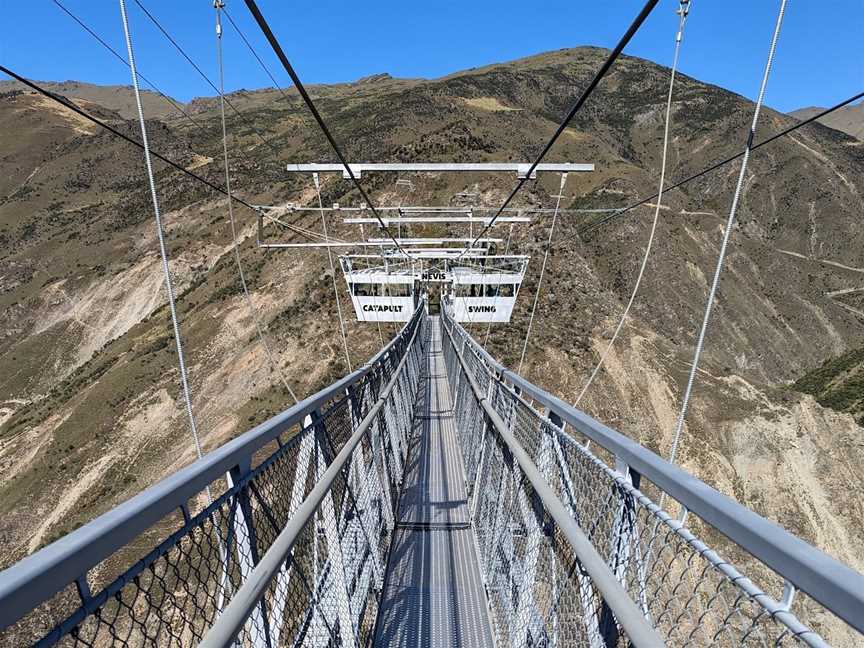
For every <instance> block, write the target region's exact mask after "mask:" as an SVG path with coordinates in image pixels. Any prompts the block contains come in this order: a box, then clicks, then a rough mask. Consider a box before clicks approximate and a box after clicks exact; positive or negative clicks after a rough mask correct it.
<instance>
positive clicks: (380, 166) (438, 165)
mask: <svg viewBox="0 0 864 648" xmlns="http://www.w3.org/2000/svg"><path fill="white" fill-rule="evenodd" d="M348 166H349V167H350V168H351V171H352V173H353V174H354V176H355V177H356V178H359V177H361V176H362V175H363V173H364V172H391V173H392V172H396V173H399V172H403V173H502V172H505V173H506V172H515V173H516V175H517V176H518V177H520V178H524V177H526V176H527V174H528V170H529V169H530V168H531V164H530V163H528V162H410V163H404V162H384V163H380V162H379V163H365V162H364V163H349V164H348ZM286 170H287V171H288V173H341V174H342V177H343V178H350V177H351V176H350V175H349V174H348V170H347V169H346V168H345V165H343V164H338V163H337V164H332V163H324V164H320V163H317V162H311V163H306V164H288V165H287V166H286ZM593 170H594V165H593V164H582V163H575V162H543V163H541V164H538V165H537V166H536V167H535V168H534V171H533V172H532V173H531V177H532V178H535V177H537V173H538V172H541V173H543V172H551V173H578V172H583V171H593Z"/></svg>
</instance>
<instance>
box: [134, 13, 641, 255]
mask: <svg viewBox="0 0 864 648" xmlns="http://www.w3.org/2000/svg"><path fill="white" fill-rule="evenodd" d="M135 1H136V2H138V0H135ZM655 1H656V0H655ZM246 6H247V7H248V8H249V11H250V12H252V15H253V17H254V18H255V21H256V22H257V23H258V26H259V27H260V28H261V31H262V32H264V36H265V37H266V38H267V42H269V43H270V47H272V48H273V51H274V52H275V54H276V57H277V58H278V59H279V62H280V63H282V67H284V68H285V71H286V72H287V73H288V76H290V77H291V80H292V81H293V82H294V85H295V86H296V88H297V92H299V93H300V96H301V97H302V98H303V102H304V103H305V104H306V107H307V108H308V109H309V112H311V113H312V117H314V118H315V121H316V122H317V123H318V127H319V128H320V129H321V132H322V133H323V134H324V137H326V138H327V142H328V143H329V144H330V147H331V148H332V149H333V151H334V153H336V157H338V158H339V162H340V163H341V164H342V166H343V167H345V171H346V173H347V174H348V177H349V178H351V181H352V182H353V183H354V186H355V187H356V188H357V191H358V192H360V196H361V197H362V198H363V200H364V201H365V202H366V204H367V205H368V206H369V209H370V210H371V211H372V213H373V214H374V215H375V218H376V219H377V220H378V224H379V225H380V226H381V228H382V229H383V230H384V231H385V232H386V233H387V236H388V237H389V238H390V239H391V240H392V241H393V243H394V245H395V246H396V249H398V250H399V251H400V252H401V253H402V254H404V255H405V256H406V257H410V256H411V255H410V254H408V253H407V252H406V251H405V249H404V248H403V247H402V246H401V245H400V244H399V241H397V240H396V238H395V237H394V236H393V234H392V233H391V232H390V228H389V227H387V225H386V224H385V223H384V220H383V219H382V218H381V215H380V214H379V213H378V210H377V209H376V208H375V205H374V203H373V202H372V200H371V199H370V198H369V196H368V195H367V194H366V190H365V189H363V185H361V184H360V181H359V180H358V179H357V176H355V175H354V171H353V170H352V169H351V166H350V165H349V164H348V160H347V159H346V158H345V156H344V155H343V153H342V149H341V148H340V147H339V145H338V144H337V143H336V140H335V139H334V137H333V135H332V133H331V132H330V129H329V128H328V127H327V124H326V123H325V122H324V118H323V117H321V113H319V112H318V108H317V107H316V106H315V102H313V101H312V97H310V96H309V93H308V92H306V87H305V86H304V85H303V82H302V81H301V80H300V77H299V76H297V72H295V71H294V67H293V66H292V65H291V62H290V61H289V60H288V57H287V56H285V52H284V51H283V50H282V46H281V45H280V44H279V41H278V40H277V39H276V36H275V35H274V34H273V31H272V30H271V29H270V25H268V24H267V20H266V19H265V18H264V15H263V14H262V13H261V11H260V10H259V9H258V5H257V4H256V3H255V1H254V0H246Z"/></svg>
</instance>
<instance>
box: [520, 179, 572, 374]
mask: <svg viewBox="0 0 864 648" xmlns="http://www.w3.org/2000/svg"><path fill="white" fill-rule="evenodd" d="M566 183H567V174H566V173H562V174H561V186H560V187H558V196H557V197H556V199H555V211H554V212H553V213H552V226H551V227H550V228H549V238H548V239H547V241H546V249H545V250H544V251H543V264H542V265H541V266H540V278H539V279H538V280H537V290H536V291H535V292H534V304H533V305H532V306H531V317H530V318H529V319H528V328H527V329H526V331H525V340H524V341H523V342H522V355H521V356H520V358H519V367H518V368H517V369H516V373H517V374H520V375H521V373H522V363H523V362H525V352H526V351H527V350H528V338H529V337H531V326H532V325H533V324H534V312H535V311H536V310H537V302H538V301H539V299H540V290H541V289H542V288H543V275H545V274H546V262H547V261H548V260H549V249H550V248H551V247H552V237H553V236H555V223H556V222H557V220H558V208H559V207H560V206H561V197H562V196H563V195H564V185H565V184H566Z"/></svg>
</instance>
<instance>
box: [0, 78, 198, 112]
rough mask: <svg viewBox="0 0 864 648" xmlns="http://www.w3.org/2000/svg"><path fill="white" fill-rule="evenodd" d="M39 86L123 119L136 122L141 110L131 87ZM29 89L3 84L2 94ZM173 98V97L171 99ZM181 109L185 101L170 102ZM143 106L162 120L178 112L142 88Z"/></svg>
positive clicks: (13, 83)
mask: <svg viewBox="0 0 864 648" xmlns="http://www.w3.org/2000/svg"><path fill="white" fill-rule="evenodd" d="M38 83H39V85H40V86H42V87H43V88H46V89H48V90H50V91H51V92H56V93H57V94H61V95H63V96H64V97H67V98H69V99H81V100H83V101H84V102H89V103H93V104H98V105H99V106H101V107H103V108H107V109H108V110H111V111H112V112H114V113H116V114H117V115H119V116H120V117H122V118H124V119H134V118H137V116H138V108H137V107H136V105H135V94H134V93H133V91H132V86H104V85H96V84H93V83H82V82H80V81H60V82H56V81H39V82H38ZM27 89H28V88H27V86H25V85H24V84H23V83H19V82H18V81H15V80H14V79H12V80H9V81H0V93H6V92H10V91H12V90H27ZM169 98H170V97H169ZM171 101H173V102H174V103H176V104H177V105H178V106H182V105H183V102H181V101H177V100H176V99H171ZM141 103H142V104H143V106H144V110H145V111H146V113H147V115H149V116H151V117H154V118H159V117H168V116H171V115H175V116H176V115H177V114H178V113H177V112H176V109H175V108H173V107H172V106H171V104H170V103H168V102H167V101H166V100H165V98H163V97H162V96H160V95H159V93H157V92H153V91H150V90H147V89H146V87H142V89H141Z"/></svg>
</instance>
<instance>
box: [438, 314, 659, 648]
mask: <svg viewBox="0 0 864 648" xmlns="http://www.w3.org/2000/svg"><path fill="white" fill-rule="evenodd" d="M442 328H443V329H444V331H445V333H446V334H447V337H448V338H449V339H450V344H451V345H453V351H454V353H455V355H456V358H457V359H458V360H459V364H460V366H461V367H462V371H463V373H464V374H465V378H466V379H467V380H468V384H469V385H470V386H471V391H472V392H473V394H474V398H475V399H476V400H477V402H478V403H479V404H480V405H481V407H482V408H483V412H484V413H485V415H486V418H487V421H488V423H489V424H490V426H491V427H492V428H493V429H494V430H495V431H496V433H497V434H498V436H499V437H500V438H501V440H502V441H504V443H505V445H506V446H507V449H508V450H509V452H510V454H511V455H512V457H513V458H514V459H515V460H516V462H517V463H518V464H519V468H520V470H521V471H522V474H523V475H524V476H525V477H526V478H527V479H528V481H529V482H530V483H531V487H532V488H533V490H534V492H535V493H536V494H537V497H538V498H539V499H540V501H541V502H542V504H543V507H544V508H545V509H546V511H547V512H548V513H549V516H550V517H551V518H552V519H553V520H555V524H557V525H558V527H559V528H560V529H561V532H562V533H563V535H564V537H565V538H566V539H567V542H568V543H569V544H570V547H571V548H572V550H573V553H574V555H575V556H576V557H577V558H578V560H579V562H580V564H581V565H582V567H583V568H584V570H585V572H586V573H587V574H588V576H589V577H590V578H591V581H592V583H593V585H594V586H595V587H596V588H597V591H598V592H599V593H600V595H601V596H602V598H603V600H604V601H605V602H606V604H607V605H608V606H609V608H610V609H611V610H612V612H613V614H614V615H615V618H616V619H617V620H618V623H619V624H620V625H621V627H622V628H623V629H624V632H625V633H626V635H627V638H628V640H629V641H630V642H631V643H632V645H634V646H636V647H637V648H642V647H643V646H645V647H648V646H655V647H657V648H659V647H661V646H665V645H666V644H665V642H664V641H663V640H662V639H661V638H660V636H659V635H658V634H657V631H656V630H655V629H654V628H653V627H652V626H651V624H650V623H649V622H648V620H647V619H646V618H645V617H644V616H643V614H642V612H641V611H640V610H639V608H638V607H637V606H636V604H635V603H634V602H633V600H632V599H631V598H630V595H629V594H628V593H627V591H626V590H625V589H624V587H623V586H622V585H621V583H619V582H618V580H617V579H616V578H615V575H614V574H613V573H612V570H611V569H609V566H608V565H607V564H606V561H605V560H603V558H602V557H601V556H600V554H599V553H598V552H597V550H596V549H595V548H594V546H593V545H592V544H591V541H590V540H589V539H588V537H587V536H586V535H585V533H584V532H583V531H582V529H581V528H580V527H579V525H578V524H577V523H576V521H575V520H574V519H573V517H572V516H571V515H570V513H569V512H568V511H567V508H566V507H565V506H564V504H563V503H562V502H561V500H560V499H558V496H557V495H555V493H554V492H553V490H552V488H551V487H550V486H549V484H548V483H547V481H546V479H545V478H544V477H543V475H542V473H541V472H540V470H539V468H537V466H536V465H535V464H534V462H533V461H532V459H531V457H530V456H529V454H528V452H527V451H526V450H525V448H523V447H522V445H521V444H520V443H519V442H518V441H517V440H516V437H515V436H514V435H513V433H512V432H511V431H510V428H509V427H508V425H507V423H505V422H504V420H503V419H502V418H501V415H500V414H498V412H497V411H496V410H495V409H494V408H493V407H492V404H491V403H490V402H489V394H488V390H483V389H482V388H481V387H480V385H478V384H477V381H476V379H475V378H474V375H473V374H472V372H471V370H470V369H469V368H468V365H467V364H466V362H465V358H464V357H463V352H462V351H460V349H459V348H458V347H457V345H456V341H455V340H454V339H453V336H452V334H451V332H450V330H449V329H448V328H447V327H446V326H443V327H442Z"/></svg>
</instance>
